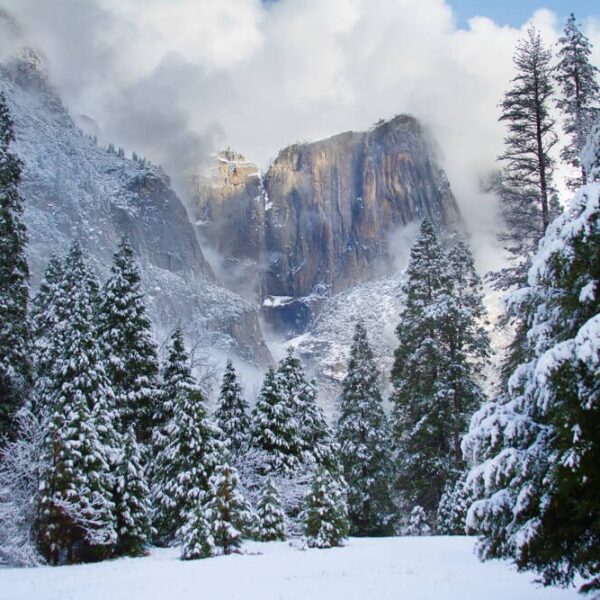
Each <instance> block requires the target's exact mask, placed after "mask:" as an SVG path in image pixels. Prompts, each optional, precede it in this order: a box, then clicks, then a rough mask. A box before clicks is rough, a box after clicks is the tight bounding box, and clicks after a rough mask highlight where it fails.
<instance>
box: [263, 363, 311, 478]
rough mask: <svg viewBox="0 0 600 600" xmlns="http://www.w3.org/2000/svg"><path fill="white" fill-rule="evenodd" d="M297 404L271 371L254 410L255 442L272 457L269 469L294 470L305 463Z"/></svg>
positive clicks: (270, 370) (282, 471)
mask: <svg viewBox="0 0 600 600" xmlns="http://www.w3.org/2000/svg"><path fill="white" fill-rule="evenodd" d="M294 408H295V407H294V405H292V404H291V403H290V402H289V395H288V394H287V393H286V391H285V388H284V387H283V385H282V381H281V377H278V376H277V374H276V373H275V369H273V368H272V367H270V368H269V370H268V371H267V373H266V375H265V379H264V382H263V385H262V388H261V391H260V394H259V397H258V400H257V401H256V405H255V407H254V412H253V418H252V443H253V445H254V447H256V448H258V449H260V450H263V451H264V452H266V454H267V455H268V457H269V464H268V465H265V466H266V468H268V469H269V470H272V471H275V472H278V473H289V472H291V471H294V470H295V469H296V468H297V467H298V466H299V465H300V463H301V453H302V439H301V437H300V433H299V426H298V421H297V418H296V415H295V412H294Z"/></svg>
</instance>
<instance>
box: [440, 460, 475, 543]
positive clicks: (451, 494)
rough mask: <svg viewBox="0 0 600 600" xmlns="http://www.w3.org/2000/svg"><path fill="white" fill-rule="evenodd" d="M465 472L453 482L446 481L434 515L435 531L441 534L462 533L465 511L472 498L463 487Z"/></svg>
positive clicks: (463, 531)
mask: <svg viewBox="0 0 600 600" xmlns="http://www.w3.org/2000/svg"><path fill="white" fill-rule="evenodd" d="M466 479H467V472H466V471H465V472H464V473H463V474H462V475H461V476H460V478H459V479H457V480H456V481H455V482H448V484H447V485H446V488H445V489H444V493H443V494H442V498H441V500H440V504H439V506H438V510H437V516H436V529H437V533H439V534H441V535H464V534H465V528H466V521H467V511H468V510H469V506H470V505H471V502H472V498H471V497H470V495H469V493H468V490H467V489H466V487H465V482H466Z"/></svg>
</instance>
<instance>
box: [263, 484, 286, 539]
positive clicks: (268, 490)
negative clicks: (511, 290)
mask: <svg viewBox="0 0 600 600" xmlns="http://www.w3.org/2000/svg"><path fill="white" fill-rule="evenodd" d="M256 513H257V517H258V531H257V537H258V539H259V540H260V541H262V542H273V541H277V540H285V511H284V510H283V508H282V504H281V498H280V496H279V492H278V491H277V487H276V486H275V482H274V481H273V478H272V477H269V478H268V479H267V483H266V485H265V488H264V490H263V494H262V496H261V497H260V500H259V501H258V504H257V506H256Z"/></svg>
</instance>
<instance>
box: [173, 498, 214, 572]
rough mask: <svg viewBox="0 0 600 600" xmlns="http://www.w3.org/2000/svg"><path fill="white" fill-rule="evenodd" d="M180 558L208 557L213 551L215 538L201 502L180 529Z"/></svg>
mask: <svg viewBox="0 0 600 600" xmlns="http://www.w3.org/2000/svg"><path fill="white" fill-rule="evenodd" d="M181 539H182V546H181V560H196V559H198V558H208V557H209V556H213V555H214V553H215V540H214V538H213V535H212V532H211V526H210V523H209V522H208V520H207V518H206V510H205V508H204V505H203V504H202V503H199V504H198V506H197V507H196V508H195V509H194V510H192V511H191V512H190V513H189V515H188V518H187V520H186V523H185V525H184V526H183V527H182V529H181Z"/></svg>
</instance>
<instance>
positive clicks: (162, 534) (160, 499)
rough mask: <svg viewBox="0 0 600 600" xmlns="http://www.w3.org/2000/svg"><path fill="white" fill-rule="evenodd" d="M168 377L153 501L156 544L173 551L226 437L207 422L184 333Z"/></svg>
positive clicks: (176, 339)
mask: <svg viewBox="0 0 600 600" xmlns="http://www.w3.org/2000/svg"><path fill="white" fill-rule="evenodd" d="M163 373H164V380H163V390H162V394H161V399H162V407H163V410H164V409H165V407H168V408H167V409H166V412H171V411H172V416H171V418H170V420H169V422H168V423H167V424H166V425H165V426H164V429H163V431H162V434H161V437H160V438H159V439H158V441H157V446H156V447H157V454H156V460H155V466H154V468H153V483H152V497H153V511H154V525H155V527H156V530H157V535H158V538H157V539H158V542H159V543H161V544H166V545H168V544H171V543H173V542H174V541H175V540H176V539H177V537H178V535H179V533H178V532H179V530H180V528H181V527H182V526H183V525H184V524H185V523H186V520H187V518H188V515H189V513H190V512H191V511H193V510H195V509H196V507H197V506H198V503H199V502H201V501H202V499H203V498H204V495H205V493H206V492H207V490H208V480H209V478H210V476H211V475H212V473H213V472H214V470H215V468H216V467H217V466H218V465H219V464H220V463H221V460H222V456H223V452H224V447H223V443H222V442H221V441H220V437H221V432H220V431H219V430H218V429H217V427H216V426H215V425H214V424H213V423H212V422H211V421H210V420H209V419H208V418H207V416H206V408H205V400H204V397H203V395H202V392H201V391H200V389H199V388H198V386H197V385H196V383H195V381H194V378H193V377H192V373H191V367H190V362H189V357H188V355H187V353H186V351H185V347H184V346H183V336H182V334H181V331H180V330H176V331H175V332H174V333H173V336H172V337H171V348H170V351H169V357H168V360H167V364H166V365H165V368H164V371H163ZM163 414H164V412H163Z"/></svg>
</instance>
